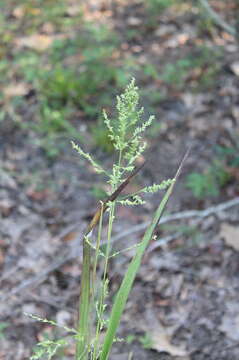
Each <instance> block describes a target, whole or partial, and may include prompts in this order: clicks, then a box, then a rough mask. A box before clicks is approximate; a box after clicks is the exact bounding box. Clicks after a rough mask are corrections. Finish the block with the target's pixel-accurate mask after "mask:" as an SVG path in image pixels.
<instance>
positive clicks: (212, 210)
mask: <svg viewBox="0 0 239 360" xmlns="http://www.w3.org/2000/svg"><path fill="white" fill-rule="evenodd" d="M237 205H239V197H236V198H235V199H232V200H229V201H226V202H224V203H221V204H218V205H214V206H211V207H209V208H207V209H205V210H189V211H181V212H178V213H175V214H172V215H166V216H164V217H162V219H161V220H160V222H159V225H160V224H165V223H167V222H170V221H174V220H182V219H189V218H193V217H199V218H200V219H204V218H205V217H208V216H210V215H212V214H217V213H219V212H220V211H225V210H227V209H230V208H232V207H234V206H237ZM149 223H150V221H146V222H144V223H142V224H139V225H136V226H132V227H131V228H130V229H129V230H126V231H123V232H120V234H118V235H115V236H113V237H112V241H113V242H115V241H117V240H120V239H122V238H124V237H125V236H128V235H132V234H133V233H137V232H140V231H142V230H145V229H146V228H147V226H148V225H149ZM178 235H179V234H178V233H175V234H172V235H169V236H167V237H165V238H162V239H161V240H159V242H157V246H162V245H163V244H166V243H168V242H169V241H171V240H173V239H175V238H176V237H177V236H178ZM152 246H153V245H152ZM155 246H156V245H155ZM153 250H154V248H153ZM153 250H152V249H151V248H149V251H153ZM78 256H79V251H76V249H75V248H73V247H72V248H71V249H70V250H69V253H68V254H66V255H65V256H64V257H61V258H60V259H58V260H57V261H55V262H54V263H52V264H51V265H50V266H49V267H47V268H46V269H45V270H44V271H42V272H41V273H39V274H38V275H36V276H34V277H32V278H30V279H27V280H24V281H23V282H22V283H20V284H19V285H17V286H16V287H14V288H13V289H12V290H11V291H10V292H9V293H6V294H4V295H2V296H1V297H0V301H6V300H7V299H9V298H10V297H11V296H14V295H16V294H19V293H20V292H22V291H23V290H26V289H28V288H33V287H36V286H37V285H39V284H40V283H42V282H43V281H44V280H45V279H46V278H47V276H48V275H49V274H50V273H51V272H53V271H54V270H56V269H58V268H60V267H61V266H62V265H64V264H65V263H66V262H68V261H71V260H73V259H75V258H76V257H78ZM3 276H4V274H3Z"/></svg>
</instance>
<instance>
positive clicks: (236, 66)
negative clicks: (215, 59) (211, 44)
mask: <svg viewBox="0 0 239 360" xmlns="http://www.w3.org/2000/svg"><path fill="white" fill-rule="evenodd" d="M230 68H231V70H232V72H233V73H234V74H235V75H236V76H239V61H234V62H233V63H232V64H231V65H230Z"/></svg>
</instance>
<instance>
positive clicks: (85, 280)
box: [76, 236, 91, 360]
mask: <svg viewBox="0 0 239 360" xmlns="http://www.w3.org/2000/svg"><path fill="white" fill-rule="evenodd" d="M90 272H91V247H90V244H89V243H88V242H87V236H84V238H83V269H82V276H81V288H80V304H79V325H78V334H79V335H78V339H77V345H76V360H87V359H88V350H89V346H90V334H89V327H90V303H91V301H90V298H91V294H90V293H91V274H90Z"/></svg>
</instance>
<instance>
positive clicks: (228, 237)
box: [220, 223, 239, 251]
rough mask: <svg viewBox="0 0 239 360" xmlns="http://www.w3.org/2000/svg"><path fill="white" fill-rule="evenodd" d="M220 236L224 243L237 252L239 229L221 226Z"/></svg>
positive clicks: (225, 225)
mask: <svg viewBox="0 0 239 360" xmlns="http://www.w3.org/2000/svg"><path fill="white" fill-rule="evenodd" d="M220 236H221V237H222V238H224V241H225V243H226V244H227V245H228V246H231V247H232V248H233V249H234V250H236V251H239V227H238V226H237V227H236V226H232V225H229V224H226V223H224V224H222V225H221V230H220Z"/></svg>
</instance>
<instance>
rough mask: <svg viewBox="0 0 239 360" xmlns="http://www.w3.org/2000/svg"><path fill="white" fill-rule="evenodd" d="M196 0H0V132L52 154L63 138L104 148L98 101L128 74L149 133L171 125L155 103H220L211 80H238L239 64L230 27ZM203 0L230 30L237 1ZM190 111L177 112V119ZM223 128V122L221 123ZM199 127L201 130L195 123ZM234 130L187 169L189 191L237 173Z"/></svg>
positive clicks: (218, 184) (209, 187) (216, 188)
mask: <svg viewBox="0 0 239 360" xmlns="http://www.w3.org/2000/svg"><path fill="white" fill-rule="evenodd" d="M203 3H204V2H203V1H193V0H192V1H190V0H184V1H182V0H141V1H132V2H127V1H123V0H121V1H119V0H118V1H90V0H89V1H70V0H58V1H55V0H22V1H21V2H19V1H14V0H8V1H7V2H5V1H1V2H0V7H1V13H0V23H1V26H0V85H1V95H0V103H1V111H0V127H1V136H2V137H5V139H6V136H7V137H8V138H9V139H10V138H11V136H13V134H15V133H21V134H22V135H23V136H25V138H24V139H25V141H26V142H32V143H33V144H34V145H35V146H37V147H39V148H40V149H41V150H42V152H43V154H44V156H46V157H47V158H49V159H51V161H55V159H57V158H58V157H59V156H60V155H61V154H62V152H64V149H65V147H66V144H69V139H73V140H77V139H78V140H80V141H81V142H83V143H84V142H86V143H89V142H90V144H91V145H92V147H94V148H97V149H98V150H99V151H101V152H103V153H108V154H110V153H111V151H112V145H111V143H110V142H109V139H108V136H107V135H108V134H107V130H106V129H105V128H104V126H103V122H102V115H101V114H102V108H105V109H109V108H110V107H111V106H112V101H113V99H114V97H115V95H116V94H118V93H119V92H121V91H122V89H123V88H124V87H125V85H126V84H127V83H128V81H129V79H130V78H131V77H132V76H135V77H136V79H137V83H138V85H139V87H140V89H141V95H142V98H143V104H144V105H145V108H146V115H147V113H148V112H151V113H154V114H156V117H157V119H158V120H157V121H156V122H155V123H154V124H153V128H152V129H151V131H150V132H149V133H148V137H149V140H152V141H154V140H155V139H157V138H158V136H159V134H160V132H161V131H163V129H164V130H165V129H166V130H167V131H171V130H170V125H168V123H167V122H166V121H164V117H163V116H164V115H163V113H162V109H164V110H165V109H166V110H170V107H172V108H175V106H176V105H177V104H179V103H180V102H181V103H182V102H183V101H184V103H187V101H188V102H189V103H190V101H191V98H193V97H196V96H199V95H202V96H205V101H211V102H212V103H214V105H215V107H214V109H217V110H218V109H219V107H218V106H220V104H218V103H217V100H215V99H218V91H219V90H218V89H224V92H225V88H227V87H228V86H229V85H230V82H232V81H233V80H232V79H236V80H235V81H237V80H238V75H239V70H238V68H239V65H238V63H236V62H235V61H234V58H233V56H234V54H235V49H237V48H236V41H235V37H236V32H235V33H231V34H230V29H229V31H226V30H227V29H225V28H224V27H223V24H221V23H220V21H219V22H218V21H215V18H213V16H212V15H211V14H210V12H207V11H206V10H205V6H203ZM210 4H211V7H212V8H213V9H214V11H215V12H216V14H218V16H222V17H223V21H225V22H227V23H228V24H230V27H231V28H232V29H233V31H234V29H236V22H237V20H238V19H237V18H236V16H235V13H236V11H237V10H238V7H239V4H238V1H237V0H234V1H230V2H225V1H224V0H217V1H210ZM204 5H205V4H204ZM235 31H236V30H235ZM231 58H232V59H231ZM225 77H227V80H225ZM228 79H229V80H228ZM224 82H226V84H227V85H226V86H225V87H223V84H224ZM211 94H214V98H213V97H212V96H211ZM222 96H223V95H222ZM231 96H233V95H231ZM208 98H210V99H211V100H208ZM175 99H176V100H175ZM219 102H220V101H219ZM175 104H176V105H175ZM178 111H179V112H180V109H179V110H178ZM213 111H214V110H213ZM175 112H177V109H176V110H175ZM199 112H200V111H199ZM238 114H239V111H238V104H235V106H234V113H232V114H229V115H227V117H226V119H227V120H228V117H231V118H232V121H235V122H236V121H237V120H238V117H239V115H238ZM224 115H225V113H224ZM224 115H223V116H224ZM188 116H189V115H188V114H186V112H185V124H186V123H187V121H188V120H187V117H188ZM202 116H203V110H202V114H201V118H202ZM215 116H217V115H215ZM201 118H199V119H198V120H197V121H198V122H200V121H201ZM222 118H223V117H222ZM222 118H220V119H219V120H218V121H220V122H221V121H223V120H222ZM218 126H219V127H220V126H221V124H218ZM198 128H200V124H199V125H198ZM166 130H165V131H166ZM224 130H225V132H226V131H227V133H228V132H230V131H231V129H228V127H226V126H225V129H224ZM176 131H177V126H176ZM183 131H184V132H187V131H188V130H187V128H184V130H183ZM198 133H199V137H200V136H201V135H200V134H201V133H200V129H199V130H198ZM85 134H87V136H86V135H85ZM179 134H180V130H178V136H180V135H179ZM193 136H194V135H193ZM237 136H238V134H236V133H234V132H233V131H231V133H230V136H229V137H228V139H227V141H217V140H216V141H215V143H212V144H211V147H212V158H210V161H209V164H207V165H205V166H204V165H203V167H202V170H201V171H199V172H197V171H195V172H194V173H193V174H191V175H190V176H189V177H188V178H187V184H186V186H187V187H188V188H189V189H191V191H192V194H193V195H194V196H195V197H197V198H199V199H200V198H203V197H205V196H217V195H219V194H220V191H221V190H222V189H223V188H224V187H225V186H227V184H230V183H231V182H232V181H235V179H236V178H237V176H238V172H236V170H235V169H237V168H238V166H239V155H238V141H237V140H238V137H237ZM9 141H10V140H9Z"/></svg>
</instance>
